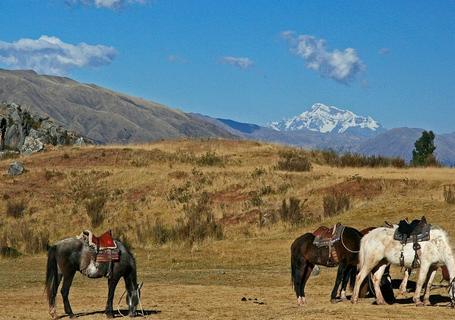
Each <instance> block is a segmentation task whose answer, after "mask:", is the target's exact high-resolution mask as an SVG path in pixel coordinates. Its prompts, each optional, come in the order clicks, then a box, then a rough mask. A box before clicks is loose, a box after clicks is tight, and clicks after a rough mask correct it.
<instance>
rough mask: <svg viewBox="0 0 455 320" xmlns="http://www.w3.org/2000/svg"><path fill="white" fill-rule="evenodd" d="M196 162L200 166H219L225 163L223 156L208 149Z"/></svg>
mask: <svg viewBox="0 0 455 320" xmlns="http://www.w3.org/2000/svg"><path fill="white" fill-rule="evenodd" d="M196 164H198V165H200V166H219V165H222V164H223V158H221V157H220V156H218V155H217V154H216V153H215V152H211V151H207V152H206V153H204V154H203V155H201V156H199V157H198V158H197V159H196Z"/></svg>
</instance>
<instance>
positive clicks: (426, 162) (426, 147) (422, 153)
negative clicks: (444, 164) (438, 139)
mask: <svg viewBox="0 0 455 320" xmlns="http://www.w3.org/2000/svg"><path fill="white" fill-rule="evenodd" d="M414 147H415V148H414V150H412V164H413V165H414V166H430V165H436V164H437V162H436V158H435V156H434V155H433V152H434V150H435V149H436V147H435V145H434V133H433V131H424V132H422V136H421V137H420V138H419V139H417V141H416V142H415V143H414Z"/></svg>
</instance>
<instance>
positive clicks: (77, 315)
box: [58, 309, 161, 319]
mask: <svg viewBox="0 0 455 320" xmlns="http://www.w3.org/2000/svg"><path fill="white" fill-rule="evenodd" d="M120 312H121V313H119V312H118V311H117V310H115V311H114V318H123V317H124V316H127V315H128V310H127V309H124V310H120ZM159 313H161V310H144V314H141V311H138V314H137V315H136V317H138V318H140V317H144V316H149V315H152V314H159ZM97 314H105V310H97V311H89V312H79V313H75V314H74V317H75V318H82V317H87V316H93V315H97ZM122 314H123V315H122ZM58 318H59V319H64V318H69V315H67V314H65V315H62V316H60V317H58Z"/></svg>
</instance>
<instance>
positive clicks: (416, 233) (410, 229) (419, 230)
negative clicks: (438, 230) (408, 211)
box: [393, 216, 431, 268]
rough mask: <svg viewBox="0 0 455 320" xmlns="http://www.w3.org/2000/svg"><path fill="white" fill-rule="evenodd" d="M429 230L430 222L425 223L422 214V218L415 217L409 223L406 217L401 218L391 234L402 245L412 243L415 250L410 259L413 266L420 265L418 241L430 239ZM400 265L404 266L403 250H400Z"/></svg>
mask: <svg viewBox="0 0 455 320" xmlns="http://www.w3.org/2000/svg"><path fill="white" fill-rule="evenodd" d="M430 230H431V224H429V223H427V220H426V218H425V216H423V217H422V219H420V220H418V219H415V220H413V221H412V222H411V223H409V222H408V219H407V218H406V219H404V220H401V221H400V223H399V224H398V228H397V229H396V230H395V233H394V234H393V239H394V240H397V241H400V243H401V244H402V246H403V247H404V246H405V245H406V244H407V243H411V242H412V243H413V249H414V251H415V255H414V260H413V261H412V267H413V268H418V267H420V258H419V257H420V254H421V250H420V249H421V247H420V244H419V242H422V241H429V240H430ZM400 265H401V266H404V255H403V250H401V256H400Z"/></svg>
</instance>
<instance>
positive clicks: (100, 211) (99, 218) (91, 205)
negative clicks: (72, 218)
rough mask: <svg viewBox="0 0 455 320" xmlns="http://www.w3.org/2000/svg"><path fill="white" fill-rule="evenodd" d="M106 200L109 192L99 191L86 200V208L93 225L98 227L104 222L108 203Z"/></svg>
mask: <svg viewBox="0 0 455 320" xmlns="http://www.w3.org/2000/svg"><path fill="white" fill-rule="evenodd" d="M106 202H107V194H106V193H104V192H99V193H98V194H96V195H93V196H92V197H90V198H88V199H86V200H85V203H84V206H85V210H86V212H87V215H88V216H89V218H90V222H91V223H92V227H94V228H96V227H98V226H100V225H101V224H102V223H103V222H104V218H105V215H104V206H105V205H106Z"/></svg>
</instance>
